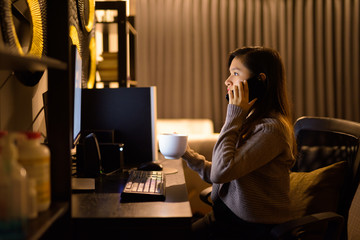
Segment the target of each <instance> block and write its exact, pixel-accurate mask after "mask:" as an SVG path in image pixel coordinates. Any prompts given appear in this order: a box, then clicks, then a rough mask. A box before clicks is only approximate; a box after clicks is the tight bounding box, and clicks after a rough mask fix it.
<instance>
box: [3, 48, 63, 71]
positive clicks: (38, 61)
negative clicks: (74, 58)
mask: <svg viewBox="0 0 360 240" xmlns="http://www.w3.org/2000/svg"><path fill="white" fill-rule="evenodd" d="M48 67H49V68H55V69H60V70H66V69H67V64H66V63H64V62H61V61H58V60H56V59H53V58H49V57H46V56H43V57H41V58H38V57H33V56H29V55H20V54H17V53H14V52H12V51H9V50H6V49H2V48H0V69H2V70H9V69H11V70H14V71H44V70H45V69H46V68H48Z"/></svg>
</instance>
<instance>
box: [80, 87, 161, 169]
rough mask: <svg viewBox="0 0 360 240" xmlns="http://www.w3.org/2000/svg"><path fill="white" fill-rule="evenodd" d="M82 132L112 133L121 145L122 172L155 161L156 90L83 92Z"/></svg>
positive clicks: (91, 90) (95, 90) (149, 88)
mask: <svg viewBox="0 0 360 240" xmlns="http://www.w3.org/2000/svg"><path fill="white" fill-rule="evenodd" d="M82 93H83V102H84V103H86V104H83V106H82V114H83V115H82V117H83V119H86V121H82V123H81V127H82V132H87V131H88V132H91V131H93V130H97V131H99V130H100V131H106V130H113V131H114V141H115V142H116V143H122V144H124V165H125V168H130V167H135V166H138V165H139V164H140V163H143V162H149V161H155V160H157V157H158V151H157V139H156V134H155V133H156V119H157V111H156V87H144V88H142V87H136V88H104V89H83V92H82Z"/></svg>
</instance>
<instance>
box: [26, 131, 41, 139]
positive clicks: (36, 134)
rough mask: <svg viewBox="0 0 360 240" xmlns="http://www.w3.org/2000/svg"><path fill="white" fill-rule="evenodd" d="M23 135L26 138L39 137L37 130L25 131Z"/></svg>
mask: <svg viewBox="0 0 360 240" xmlns="http://www.w3.org/2000/svg"><path fill="white" fill-rule="evenodd" d="M25 135H26V137H27V138H28V139H38V138H40V137H41V134H40V133H39V132H25Z"/></svg>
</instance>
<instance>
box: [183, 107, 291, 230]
mask: <svg viewBox="0 0 360 240" xmlns="http://www.w3.org/2000/svg"><path fill="white" fill-rule="evenodd" d="M245 118H246V115H245V114H244V113H243V112H242V110H241V108H240V107H238V106H236V105H233V104H229V105H228V109H227V115H226V120H225V123H224V126H223V127H222V129H221V132H220V135H219V139H218V141H217V142H216V144H215V146H214V150H213V156H212V162H210V161H208V160H206V159H205V157H204V156H202V155H200V154H198V153H196V152H195V151H193V150H192V149H190V147H188V149H187V151H186V152H185V154H184V155H183V156H182V158H183V159H184V160H185V161H186V162H187V164H188V166H189V167H190V168H191V169H193V170H194V171H196V172H198V173H199V175H200V176H201V178H202V179H203V180H204V181H206V182H209V183H212V184H213V189H212V193H211V198H212V200H213V201H215V200H216V199H217V198H220V199H221V200H222V201H223V202H224V203H225V204H226V206H227V207H228V208H229V209H230V210H231V211H232V212H233V213H234V214H235V215H237V216H238V217H239V218H241V219H243V220H245V221H248V222H254V223H265V224H277V223H281V222H284V221H287V220H290V219H291V217H290V210H289V209H290V198H289V182H290V177H289V173H290V168H291V167H292V166H293V164H294V162H295V159H294V156H293V132H292V131H291V130H290V129H289V128H287V127H286V126H285V125H284V124H283V123H282V122H281V121H280V117H279V116H278V115H276V114H274V115H273V116H272V117H269V118H264V119H263V120H261V122H260V123H259V124H257V125H256V126H255V128H254V130H253V131H252V133H251V136H249V137H248V138H246V140H245V141H244V140H242V138H241V136H240V128H241V126H242V124H243V122H244V120H245Z"/></svg>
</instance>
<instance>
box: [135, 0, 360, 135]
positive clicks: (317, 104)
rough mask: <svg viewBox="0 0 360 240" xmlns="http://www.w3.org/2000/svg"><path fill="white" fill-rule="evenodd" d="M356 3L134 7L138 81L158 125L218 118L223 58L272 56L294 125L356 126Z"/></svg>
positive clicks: (260, 0) (264, 0)
mask: <svg viewBox="0 0 360 240" xmlns="http://www.w3.org/2000/svg"><path fill="white" fill-rule="evenodd" d="M359 1H360V0H137V4H136V28H137V33H138V35H137V36H138V37H137V56H136V61H137V62H136V64H137V81H138V84H139V86H157V95H158V117H159V118H210V119H212V120H213V121H214V125H215V131H220V128H221V126H222V124H223V122H224V119H225V112H226V100H225V98H224V96H225V94H226V87H225V85H224V81H225V80H226V78H227V76H228V66H227V58H228V54H229V52H230V51H232V50H234V49H235V48H238V47H242V46H251V45H262V46H266V47H271V48H275V49H277V50H278V51H279V52H280V54H281V56H282V58H283V61H284V65H285V69H286V76H287V83H288V86H287V87H288V92H289V95H290V100H291V102H292V105H293V117H294V120H295V119H296V118H298V117H300V116H303V115H312V116H328V117H338V118H343V119H348V120H353V121H360V106H359V105H360V98H359V95H360V84H359V82H360V81H359V68H360V65H359V58H360V57H359V56H360V50H359V45H360V37H359V36H360V33H359V32H360V31H359V29H360V22H359V15H360V5H359Z"/></svg>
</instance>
